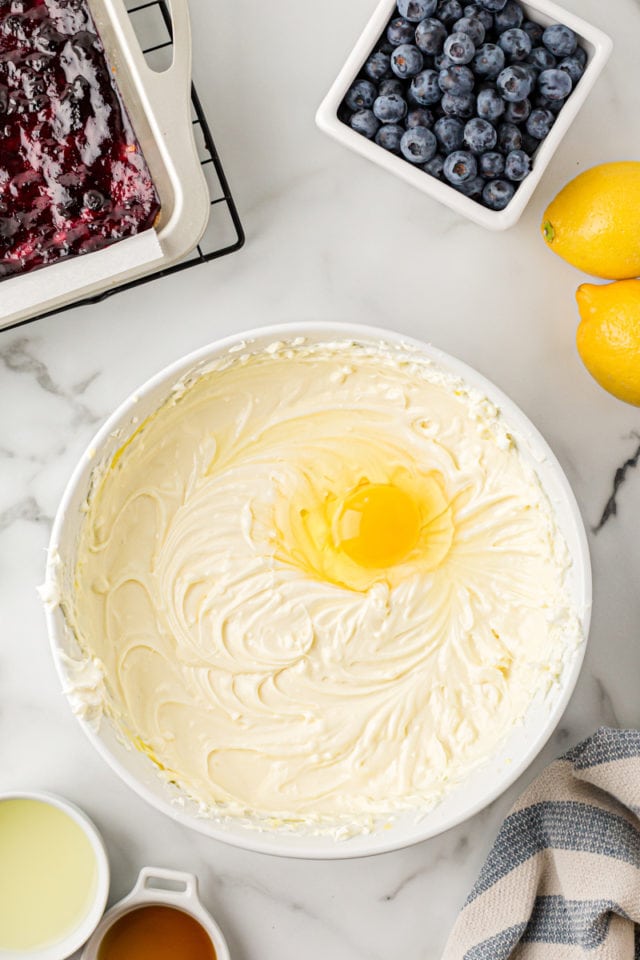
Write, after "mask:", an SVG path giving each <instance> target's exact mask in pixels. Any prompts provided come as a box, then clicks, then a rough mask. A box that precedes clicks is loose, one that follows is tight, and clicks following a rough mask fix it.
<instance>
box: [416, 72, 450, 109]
mask: <svg viewBox="0 0 640 960" xmlns="http://www.w3.org/2000/svg"><path fill="white" fill-rule="evenodd" d="M438 76H439V75H438V74H437V73H436V71H435V70H421V71H420V73H418V74H417V75H416V76H415V77H414V78H413V80H412V81H411V86H410V87H409V91H410V93H411V98H412V99H413V100H415V102H416V103H419V104H420V105H421V106H429V105H430V104H432V103H438V102H439V100H440V98H441V96H442V91H441V90H440V85H439V83H438Z"/></svg>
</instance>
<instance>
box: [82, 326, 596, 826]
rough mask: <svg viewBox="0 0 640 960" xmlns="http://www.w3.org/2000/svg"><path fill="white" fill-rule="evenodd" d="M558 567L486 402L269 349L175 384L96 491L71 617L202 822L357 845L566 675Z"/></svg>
mask: <svg viewBox="0 0 640 960" xmlns="http://www.w3.org/2000/svg"><path fill="white" fill-rule="evenodd" d="M376 511H377V512H376ZM390 517H392V518H393V522H391V521H390V520H389V518H390ZM567 567H568V557H567V551H566V547H565V545H564V542H563V540H562V538H561V536H560V535H559V532H558V530H557V528H556V524H555V520H554V515H553V511H552V508H551V506H550V504H549V502H548V500H547V498H546V496H545V494H544V492H543V490H542V488H541V486H540V483H539V481H538V479H537V476H536V474H535V472H534V471H533V469H532V468H531V467H530V466H529V465H528V464H527V462H526V460H525V459H524V458H523V456H522V455H521V454H520V452H519V450H518V446H517V444H516V442H515V441H514V440H513V439H512V437H511V436H510V434H509V432H508V429H507V427H506V426H505V424H504V423H503V421H502V418H501V416H500V414H499V412H498V411H497V410H496V408H495V407H494V406H493V405H492V404H491V403H490V402H489V401H487V400H484V399H483V398H481V397H479V396H478V394H477V393H476V392H474V391H473V390H471V389H470V388H468V387H466V386H465V385H464V384H463V383H462V382H461V381H459V380H456V379H455V378H453V377H452V376H450V375H448V374H446V373H445V372H444V371H442V370H441V369H439V368H438V367H437V365H434V364H433V363H431V362H430V361H428V360H422V359H420V357H419V356H418V355H415V356H414V355H412V354H410V353H409V354H402V353H398V352H396V351H393V350H390V349H387V348H386V347H385V346H384V345H379V346H377V347H376V346H363V345H357V344H353V343H351V342H346V341H345V342H342V341H339V342H335V343H324V344H312V343H299V342H296V343H295V344H294V345H293V346H292V345H291V344H284V343H278V344H273V345H272V347H270V348H269V349H268V350H263V351H260V352H257V353H255V354H252V353H251V352H246V353H244V354H241V353H238V354H236V355H235V356H233V357H232V358H225V359H224V360H223V361H221V362H219V363H218V364H214V365H213V368H211V369H209V370H208V372H206V373H203V374H200V375H198V376H197V377H194V378H192V379H191V380H190V381H188V382H186V383H184V384H182V385H181V386H180V389H178V390H175V391H174V392H173V393H172V395H171V396H170V397H169V399H168V400H167V401H166V402H165V403H164V404H163V406H161V407H160V409H159V410H158V411H157V412H156V413H155V414H154V415H153V416H152V417H150V418H149V419H148V420H146V421H145V422H144V423H143V424H142V425H140V427H139V428H138V430H137V431H136V433H135V434H134V435H133V436H132V437H131V438H130V439H129V440H128V441H127V443H126V444H125V445H124V446H123V447H122V448H121V449H120V450H119V451H118V453H117V454H116V456H115V457H114V458H113V460H112V462H111V463H110V464H109V465H108V467H107V469H105V470H104V471H103V473H102V474H101V475H100V477H99V478H97V479H96V482H95V483H94V486H93V493H92V496H91V498H90V502H89V504H88V512H87V515H86V518H85V521H84V524H83V527H82V531H81V537H80V542H79V546H78V554H77V570H76V577H75V580H76V589H75V594H74V597H73V601H72V603H71V604H70V605H69V608H68V611H67V615H68V617H69V619H70V621H71V623H72V624H73V627H74V630H75V632H76V635H77V637H78V639H79V641H80V644H81V646H82V648H83V650H84V652H85V653H86V654H87V655H88V656H89V657H90V658H91V660H92V661H93V662H94V663H97V664H99V665H100V670H101V673H102V676H103V679H104V690H105V691H106V692H105V694H104V697H105V703H104V708H105V709H106V711H107V712H108V714H109V715H110V716H111V717H112V719H113V720H114V721H115V722H116V724H117V726H118V727H119V729H120V730H121V731H122V732H123V733H124V734H125V735H126V736H127V737H128V738H129V739H130V740H131V741H133V742H134V743H135V744H136V745H137V746H138V747H139V748H140V749H143V750H144V751H145V752H147V753H148V754H149V756H150V757H151V758H152V760H153V761H154V762H155V763H156V764H157V765H158V767H159V768H161V769H162V771H163V774H162V775H163V776H165V777H169V779H171V780H173V781H174V782H175V783H176V784H177V785H178V786H179V787H180V788H181V789H182V790H183V791H184V792H185V793H186V794H187V795H188V796H190V797H192V798H194V799H195V800H197V801H198V802H199V803H200V804H201V806H202V809H203V810H205V811H207V812H209V813H210V815H213V816H216V815H224V816H238V817H247V816H249V817H251V818H253V819H254V820H255V821H257V822H266V823H271V824H272V823H274V822H276V821H286V822H287V823H289V824H291V823H293V824H295V823H304V824H309V823H314V824H321V825H337V824H345V823H347V824H349V825H350V826H351V828H352V829H354V830H357V829H359V827H358V825H361V827H362V829H365V828H366V825H369V824H370V823H371V822H372V818H373V819H374V820H375V819H376V818H379V817H384V816H389V815H393V814H394V813H397V812H400V811H402V810H407V809H409V810H416V811H419V810H425V809H427V808H428V807H429V806H430V805H432V804H433V803H434V802H435V801H436V800H437V799H438V798H440V797H441V796H442V794H443V793H444V792H445V791H446V790H447V789H448V788H449V787H450V786H451V785H452V784H455V783H456V782H458V781H459V780H460V779H461V778H462V777H464V776H465V774H467V773H468V772H469V771H470V770H471V769H472V768H473V767H475V766H476V765H477V764H479V763H481V762H483V761H485V760H486V759H487V758H489V757H490V756H491V755H492V754H493V753H494V752H495V751H496V749H497V747H498V746H499V744H500V743H501V741H502V740H503V739H504V738H505V736H506V735H507V734H508V733H509V732H510V730H511V729H512V728H513V725H514V724H515V723H516V722H518V721H519V720H520V719H521V718H522V716H523V715H524V713H525V712H526V710H527V708H528V706H529V705H530V703H531V702H532V700H533V699H534V697H536V696H540V695H544V694H545V692H546V691H548V690H549V689H550V688H551V687H552V686H553V684H554V683H555V682H556V681H557V680H558V678H559V676H560V674H561V672H562V669H563V664H564V661H565V659H566V658H567V656H568V653H569V652H570V651H571V650H573V649H574V648H575V645H576V643H577V642H579V632H580V630H579V625H578V622H577V618H576V616H575V612H574V610H573V609H572V606H571V603H570V601H569V599H568V594H567V588H566V584H565V580H566V571H567Z"/></svg>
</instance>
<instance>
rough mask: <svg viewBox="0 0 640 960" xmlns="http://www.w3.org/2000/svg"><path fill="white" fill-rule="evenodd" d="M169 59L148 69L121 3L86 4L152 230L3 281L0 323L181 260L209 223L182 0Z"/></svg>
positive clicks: (173, 2)
mask: <svg viewBox="0 0 640 960" xmlns="http://www.w3.org/2000/svg"><path fill="white" fill-rule="evenodd" d="M167 2H168V6H169V9H170V12H171V19H172V25H173V61H172V63H171V65H170V66H169V67H168V68H167V69H166V70H164V71H163V72H161V73H158V72H156V71H155V70H152V69H151V67H150V66H149V65H148V64H147V62H146V60H145V57H144V55H143V53H142V50H141V49H140V46H139V44H138V40H137V39H136V35H135V31H134V29H133V25H132V23H131V19H130V17H129V14H128V13H127V10H126V8H125V6H124V2H123V0H88V4H89V8H90V10H91V13H92V14H93V18H94V20H95V23H96V26H97V28H98V31H99V33H100V36H101V38H102V41H103V43H104V46H105V51H106V55H107V60H108V62H109V65H110V67H111V68H112V70H113V74H114V77H115V80H116V83H117V85H118V89H119V90H120V93H121V95H122V99H123V101H124V104H125V107H126V110H127V112H128V114H129V117H130V119H131V123H132V125H133V129H134V131H135V134H136V136H137V138H138V141H139V142H140V146H141V147H142V152H143V154H144V157H145V159H146V161H147V164H148V166H149V169H150V171H151V176H152V179H153V182H154V184H155V186H156V189H157V191H158V194H159V196H160V204H161V211H160V215H159V219H158V222H157V224H156V225H155V228H154V229H152V230H145V231H143V232H142V233H140V234H138V235H137V236H135V237H131V238H128V239H126V240H122V241H120V242H118V243H115V244H112V245H111V246H110V247H107V248H106V249H104V250H99V251H96V252H95V253H89V254H85V255H84V256H80V257H73V258H71V259H70V260H69V261H67V262H61V263H56V264H52V265H51V266H47V267H42V268H40V269H38V270H34V271H32V272H30V273H25V274H24V275H22V276H16V277H10V278H9V279H7V280H3V281H2V282H1V283H0V326H7V325H9V324H13V323H17V322H19V321H20V320H26V319H28V318H29V317H32V316H34V315H36V314H39V313H45V312H46V311H48V310H55V309H56V308H58V307H62V306H65V305H66V304H69V303H73V302H74V301H76V300H81V299H84V298H85V297H89V296H92V295H95V294H98V293H101V292H103V291H105V290H108V289H110V288H112V287H117V286H120V285H121V284H123V283H128V282H129V281H132V280H135V279H137V278H139V277H142V276H144V275H145V274H149V273H154V272H156V271H158V270H163V269H165V268H166V267H168V266H170V265H171V264H173V263H176V262H177V261H178V260H181V259H182V258H183V257H185V256H186V255H187V254H188V253H189V252H190V251H191V250H192V249H193V248H194V247H195V246H196V244H197V243H198V242H199V240H200V238H201V237H202V234H203V233H204V231H205V228H206V226H207V221H208V218H209V211H210V197H209V190H208V187H207V183H206V180H205V177H204V174H203V172H202V167H201V165H200V160H199V158H198V151H197V148H196V144H195V141H194V136H193V125H192V122H191V27H190V22H189V8H188V5H187V0H167Z"/></svg>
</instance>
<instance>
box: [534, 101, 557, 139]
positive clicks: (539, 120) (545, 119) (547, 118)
mask: <svg viewBox="0 0 640 960" xmlns="http://www.w3.org/2000/svg"><path fill="white" fill-rule="evenodd" d="M555 120H556V118H555V117H554V115H553V114H552V113H551V110H542V109H541V108H540V107H536V109H535V110H532V111H531V114H530V116H529V119H528V120H527V133H529V134H530V135H531V136H532V137H536V138H537V139H538V140H544V138H545V137H548V136H549V132H550V130H551V127H552V126H553V125H554V123H555Z"/></svg>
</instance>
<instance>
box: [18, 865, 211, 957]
mask: <svg viewBox="0 0 640 960" xmlns="http://www.w3.org/2000/svg"><path fill="white" fill-rule="evenodd" d="M177 958H180V960H230V957H229V949H228V947H227V944H226V941H225V938H224V936H223V934H222V931H221V930H220V927H219V926H218V924H217V923H216V922H215V920H214V919H213V917H212V916H211V915H210V914H209V913H208V911H207V910H206V909H205V908H204V906H203V905H202V903H201V902H200V898H199V896H198V880H197V878H196V877H195V876H193V875H192V874H190V873H181V872H178V871H177V870H164V869H162V868H159V867H144V868H143V869H142V870H141V871H140V874H139V876H138V879H137V881H136V884H135V886H134V888H133V890H132V891H131V893H130V894H128V896H126V897H125V898H124V900H120V901H119V903H116V904H115V905H114V906H113V907H111V909H110V910H108V911H107V913H106V914H105V915H104V917H103V918H102V920H101V921H100V923H99V924H98V927H97V928H96V930H95V931H94V933H93V935H92V936H91V938H90V939H89V941H88V943H87V944H86V946H85V948H84V951H83V953H82V960H177ZM0 960H1V958H0Z"/></svg>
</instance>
